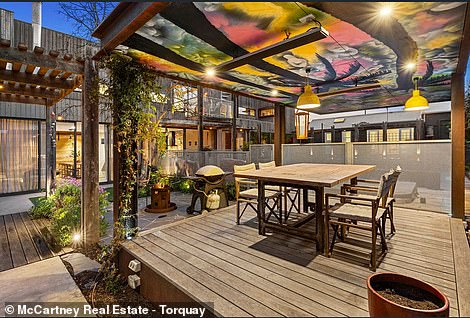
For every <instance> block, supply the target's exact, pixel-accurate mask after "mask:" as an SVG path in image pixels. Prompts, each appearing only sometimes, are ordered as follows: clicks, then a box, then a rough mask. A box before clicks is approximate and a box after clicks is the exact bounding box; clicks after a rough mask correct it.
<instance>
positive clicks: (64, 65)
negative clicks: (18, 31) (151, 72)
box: [0, 39, 99, 244]
mask: <svg viewBox="0 0 470 318" xmlns="http://www.w3.org/2000/svg"><path fill="white" fill-rule="evenodd" d="M86 51H87V53H86V54H87V56H88V58H85V57H83V56H73V55H72V54H69V53H67V52H66V53H61V52H58V51H55V50H51V51H49V52H46V50H45V49H44V48H43V47H38V46H36V47H34V48H28V47H27V45H26V44H24V43H18V45H17V47H12V46H11V42H10V40H6V39H0V101H2V102H11V103H25V104H33V105H38V107H41V106H44V107H46V118H45V119H46V135H47V138H46V194H50V192H51V189H52V188H53V187H54V185H55V177H56V166H55V156H56V151H55V149H56V148H55V138H56V110H55V105H56V104H57V102H59V101H60V100H62V99H63V98H65V97H66V96H67V95H68V94H70V93H72V92H73V91H74V90H75V89H77V88H79V87H81V86H82V90H83V95H82V105H83V106H82V123H83V131H84V132H86V133H84V134H83V141H82V156H83V171H84V173H83V176H82V222H81V224H82V227H83V228H82V233H84V234H85V235H84V237H83V241H84V243H85V244H92V243H97V242H98V240H99V213H98V210H99V207H98V185H99V183H98V180H99V179H98V127H99V126H98V123H99V118H98V115H99V113H98V103H97V101H94V100H93V101H92V99H91V98H90V87H91V84H90V82H91V81H92V78H93V76H94V75H96V74H95V73H94V70H95V69H94V66H93V65H92V64H93V62H92V61H91V58H90V56H92V55H93V54H94V52H93V50H92V48H91V47H87V48H86ZM90 65H91V66H90ZM85 74H87V76H85ZM90 76H91V77H90ZM87 79H88V81H87ZM87 88H88V90H87ZM13 105H14V104H13ZM12 107H14V106H12ZM90 171H91V173H90ZM90 216H91V217H93V218H94V219H90Z"/></svg>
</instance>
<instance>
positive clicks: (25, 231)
mask: <svg viewBox="0 0 470 318" xmlns="http://www.w3.org/2000/svg"><path fill="white" fill-rule="evenodd" d="M52 256H53V254H52V252H51V250H50V249H49V246H48V245H47V243H46V240H45V239H44V237H43V236H42V234H41V233H40V232H39V231H38V230H37V228H36V227H35V225H34V223H33V221H32V220H31V219H30V218H29V216H28V214H27V213H17V214H8V215H4V216H0V271H4V270H8V269H11V268H14V267H19V266H23V265H26V264H30V263H34V262H37V261H40V260H43V259H47V258H50V257H52Z"/></svg>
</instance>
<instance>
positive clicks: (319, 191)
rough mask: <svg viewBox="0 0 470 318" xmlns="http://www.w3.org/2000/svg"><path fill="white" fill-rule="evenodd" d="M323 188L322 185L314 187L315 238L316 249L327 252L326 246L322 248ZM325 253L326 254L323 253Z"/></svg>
mask: <svg viewBox="0 0 470 318" xmlns="http://www.w3.org/2000/svg"><path fill="white" fill-rule="evenodd" d="M324 194H325V189H324V188H323V187H318V188H315V221H316V222H315V227H316V240H317V251H324V253H327V252H328V251H327V248H328V247H326V249H325V250H324V247H325V244H323V239H324V235H325V220H324V216H323V208H324V206H325V203H324V201H325V195H324ZM325 255H327V254H325Z"/></svg>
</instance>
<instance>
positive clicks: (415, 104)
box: [405, 77, 429, 111]
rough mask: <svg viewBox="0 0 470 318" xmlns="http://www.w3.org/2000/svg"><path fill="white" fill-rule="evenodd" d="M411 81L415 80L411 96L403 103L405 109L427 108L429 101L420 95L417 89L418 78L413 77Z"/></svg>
mask: <svg viewBox="0 0 470 318" xmlns="http://www.w3.org/2000/svg"><path fill="white" fill-rule="evenodd" d="M413 81H414V82H415V89H414V90H413V96H411V97H410V98H408V100H407V101H406V103H405V111H418V110H424V109H428V108H429V102H428V100H427V99H426V98H424V97H423V96H421V95H420V92H419V89H418V78H417V77H415V78H414V79H413Z"/></svg>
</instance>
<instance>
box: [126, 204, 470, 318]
mask: <svg viewBox="0 0 470 318" xmlns="http://www.w3.org/2000/svg"><path fill="white" fill-rule="evenodd" d="M395 210H396V211H395V219H396V220H395V223H396V228H397V233H396V234H395V235H394V236H393V237H391V238H388V244H389V252H388V253H387V254H386V255H385V257H383V258H382V260H381V262H380V265H379V268H378V272H383V271H393V272H398V273H402V274H406V275H410V276H413V277H416V278H419V279H423V280H425V281H427V282H429V283H431V284H433V285H435V286H436V287H438V288H439V289H440V290H442V291H443V292H444V293H445V294H446V295H447V297H448V298H449V300H450V305H451V312H450V313H451V316H458V315H459V308H460V315H462V316H464V315H467V316H468V314H469V311H468V304H467V303H468V300H469V298H468V297H469V296H470V294H469V293H468V287H467V286H468V282H466V278H468V269H469V268H468V267H469V265H468V259H467V262H465V257H466V256H465V255H468V245H467V246H463V244H466V242H464V241H462V235H461V234H462V233H463V227H461V226H459V224H460V225H461V224H462V222H460V221H458V220H455V219H450V218H449V217H447V216H446V215H443V214H438V213H432V212H422V211H416V210H407V209H400V208H396V209H395ZM243 221H244V224H242V225H238V226H237V225H235V209H234V207H228V208H226V209H223V210H220V211H218V212H216V213H210V214H209V215H206V216H197V217H193V218H189V219H186V220H183V221H180V222H177V223H174V224H171V225H169V226H163V227H160V228H156V229H153V230H149V231H147V232H145V233H142V234H141V236H140V237H138V238H136V239H134V240H133V241H129V242H126V243H125V244H124V248H123V251H122V253H121V255H120V260H121V264H120V267H121V270H122V271H124V273H125V274H128V273H129V272H128V270H126V268H127V264H128V261H129V260H130V259H133V258H137V259H139V260H141V262H142V264H143V268H142V271H141V273H140V276H141V278H142V286H141V292H142V293H143V294H144V296H146V297H148V298H149V299H150V300H152V301H188V300H189V301H191V300H192V301H197V302H212V303H213V304H214V311H215V314H216V315H220V316H313V315H314V316H368V305H367V290H366V278H367V277H368V276H369V275H370V274H371V273H372V272H371V271H370V270H369V269H368V253H369V246H370V243H369V242H370V238H369V237H368V235H370V234H369V233H367V232H365V231H361V230H354V232H352V233H350V235H349V237H348V239H347V242H349V244H346V243H337V244H336V245H335V251H334V253H333V256H332V257H331V258H327V257H324V256H323V255H317V254H316V252H315V248H314V246H315V244H314V242H312V241H307V240H303V239H299V238H296V237H293V236H289V235H284V234H280V233H274V234H269V235H268V236H266V237H264V236H260V235H258V231H257V224H256V223H255V219H254V213H253V212H251V214H250V213H246V216H245V218H244V220H243ZM459 222H460V223H459ZM454 232H455V233H460V234H459V235H458V240H454V241H453V237H455V236H456V235H455V233H454ZM387 233H388V231H387ZM351 243H354V244H351ZM465 253H467V254H465ZM454 257H455V259H456V261H455V262H454ZM465 271H467V272H465ZM465 277H466V278H465ZM458 281H460V283H458ZM458 291H459V294H458V293H457V292H458ZM459 296H460V297H459ZM459 300H460V303H459Z"/></svg>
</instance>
